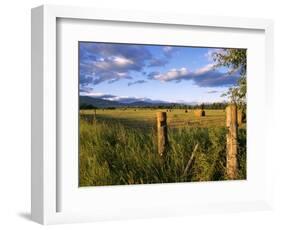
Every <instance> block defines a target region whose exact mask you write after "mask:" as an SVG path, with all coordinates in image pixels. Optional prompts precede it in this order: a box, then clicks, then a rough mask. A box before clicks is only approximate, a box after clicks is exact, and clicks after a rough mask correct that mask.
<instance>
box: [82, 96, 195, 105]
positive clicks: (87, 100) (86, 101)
mask: <svg viewBox="0 0 281 230" xmlns="http://www.w3.org/2000/svg"><path fill="white" fill-rule="evenodd" d="M79 103H80V106H81V105H92V106H95V107H98V108H108V107H125V106H126V107H153V106H161V105H165V106H170V105H175V104H177V105H184V103H171V102H166V101H160V100H151V99H134V100H132V99H130V100H128V99H126V98H123V99H120V100H119V101H117V100H106V99H102V98H96V97H90V96H80V97H79ZM195 104H197V103H195V102H194V103H190V104H189V105H195Z"/></svg>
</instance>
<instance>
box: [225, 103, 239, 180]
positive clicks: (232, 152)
mask: <svg viewBox="0 0 281 230" xmlns="http://www.w3.org/2000/svg"><path fill="white" fill-rule="evenodd" d="M226 127H227V129H228V130H227V135H226V151H227V153H226V174H227V177H228V179H230V180H234V179H236V178H237V168H238V163H237V146H238V144H237V136H238V135H237V106H236V104H230V105H229V106H227V107H226Z"/></svg>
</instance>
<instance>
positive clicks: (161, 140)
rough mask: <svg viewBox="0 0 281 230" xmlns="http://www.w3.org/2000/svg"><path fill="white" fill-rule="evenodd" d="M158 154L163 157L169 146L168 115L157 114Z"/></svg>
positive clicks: (163, 113)
mask: <svg viewBox="0 0 281 230" xmlns="http://www.w3.org/2000/svg"><path fill="white" fill-rule="evenodd" d="M157 139H158V154H159V155H160V156H163V155H164V154H165V152H166V148H167V146H168V130H167V114H166V113H165V112H157Z"/></svg>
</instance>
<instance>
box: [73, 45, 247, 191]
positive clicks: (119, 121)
mask: <svg viewBox="0 0 281 230" xmlns="http://www.w3.org/2000/svg"><path fill="white" fill-rule="evenodd" d="M78 49H79V58H78V60H79V63H78V65H79V74H78V75H79V76H78V77H79V186H105V185H131V184H155V183H179V182H199V181H224V180H245V179H246V173H247V167H246V165H247V162H246V158H247V154H246V153H247V149H246V137H247V135H246V119H247V117H246V110H247V101H246V94H247V84H246V83H247V81H246V75H247V71H246V70H247V50H246V49H238V48H225V47H189V46H171V45H147V44H125V43H103V42H88V41H87V42H86V41H85V42H84V41H80V42H79V43H78Z"/></svg>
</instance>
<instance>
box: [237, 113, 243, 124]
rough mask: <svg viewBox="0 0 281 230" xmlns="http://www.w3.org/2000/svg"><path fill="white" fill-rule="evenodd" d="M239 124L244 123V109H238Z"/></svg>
mask: <svg viewBox="0 0 281 230" xmlns="http://www.w3.org/2000/svg"><path fill="white" fill-rule="evenodd" d="M237 124H238V125H239V126H240V125H242V124H243V111H242V110H241V109H239V110H238V111H237Z"/></svg>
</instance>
